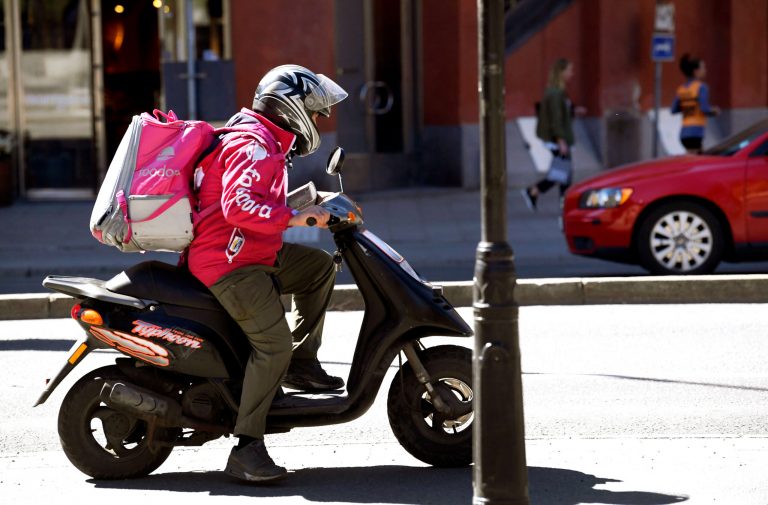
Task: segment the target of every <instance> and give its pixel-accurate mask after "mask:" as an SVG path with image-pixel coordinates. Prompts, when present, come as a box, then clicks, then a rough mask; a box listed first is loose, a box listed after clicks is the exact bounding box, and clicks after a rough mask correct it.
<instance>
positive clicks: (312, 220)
mask: <svg viewBox="0 0 768 505" xmlns="http://www.w3.org/2000/svg"><path fill="white" fill-rule="evenodd" d="M316 224H317V219H315V218H314V217H311V216H310V217H308V218H307V226H315V225H316Z"/></svg>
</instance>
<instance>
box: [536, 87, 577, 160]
mask: <svg viewBox="0 0 768 505" xmlns="http://www.w3.org/2000/svg"><path fill="white" fill-rule="evenodd" d="M572 122H573V117H572V112H571V100H570V99H569V98H568V95H567V94H566V93H565V90H564V89H560V88H547V89H546V90H545V91H544V98H542V100H541V105H540V106H539V114H538V121H537V122H536V136H537V137H539V138H540V139H541V140H544V141H545V142H557V139H563V140H565V141H566V143H567V144H568V145H569V146H572V145H573V125H572Z"/></svg>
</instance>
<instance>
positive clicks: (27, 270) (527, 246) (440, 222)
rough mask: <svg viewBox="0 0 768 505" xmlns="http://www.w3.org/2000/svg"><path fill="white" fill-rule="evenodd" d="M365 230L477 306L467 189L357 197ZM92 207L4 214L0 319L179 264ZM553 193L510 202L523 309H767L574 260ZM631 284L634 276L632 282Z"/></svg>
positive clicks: (742, 292)
mask: <svg viewBox="0 0 768 505" xmlns="http://www.w3.org/2000/svg"><path fill="white" fill-rule="evenodd" d="M358 202H359V203H360V205H361V206H362V208H363V213H364V218H365V226H366V227H367V228H368V229H369V230H370V231H372V232H374V233H375V234H376V235H378V236H379V237H381V238H382V239H383V240H384V241H386V242H388V243H389V244H390V245H391V246H393V247H394V248H395V249H396V250H398V251H399V252H400V253H401V254H402V255H403V256H404V257H405V258H406V259H407V260H408V262H409V263H410V264H411V265H412V266H413V267H414V268H415V269H416V270H417V271H418V272H419V273H420V274H421V275H422V276H423V277H425V278H426V279H429V280H431V281H433V282H435V283H437V284H441V285H444V286H445V292H446V296H447V297H448V299H449V300H450V301H451V302H452V303H453V304H454V305H456V306H469V305H471V303H472V278H473V276H474V266H475V252H476V249H477V244H478V241H479V240H480V194H479V191H477V190H475V191H468V190H463V189H460V188H407V189H400V190H393V191H386V192H377V193H367V194H363V195H361V196H360V197H359V198H358ZM91 208H92V202H89V201H74V202H17V203H16V204H14V205H13V206H10V207H2V208H0V229H1V230H3V238H2V240H0V319H16V318H18V319H27V318H38V317H39V318H46V317H64V315H66V314H67V313H68V310H69V306H70V305H71V303H70V301H69V299H68V298H66V297H64V296H63V295H59V294H53V293H51V292H49V291H48V290H46V289H45V288H44V287H43V286H42V284H41V283H42V280H43V279H44V278H45V277H46V276H47V275H52V274H53V275H70V276H78V277H95V278H101V279H108V278H110V277H112V276H114V275H116V274H118V273H119V272H120V271H121V270H123V269H125V268H127V267H129V266H131V265H133V264H136V263H138V262H140V261H147V260H150V259H156V260H160V261H164V262H167V263H172V264H175V263H176V261H177V255H176V254H172V253H146V254H138V253H122V252H120V251H118V250H117V249H115V248H113V247H108V246H105V245H103V244H100V243H99V242H97V241H96V239H94V238H93V237H92V236H91V234H90V232H89V229H88V223H89V220H90V213H91ZM558 214H559V209H558V200H557V195H556V194H547V195H545V197H544V198H542V199H541V200H540V208H539V211H538V212H536V213H531V212H530V211H529V210H528V209H527V208H526V207H525V205H524V203H523V200H522V198H521V197H520V195H519V190H517V189H510V190H509V191H508V193H507V222H508V236H509V238H508V240H509V242H510V244H511V245H512V246H513V249H514V253H515V269H516V274H517V277H518V292H517V295H516V297H517V300H518V303H519V304H520V305H537V304H538V305H571V304H595V303H597V304H605V303H765V302H767V301H768V275H765V274H750V275H746V276H745V275H739V274H738V266H737V265H724V267H723V268H722V269H720V270H719V271H725V272H729V271H734V270H735V271H736V272H737V274H736V275H714V276H698V277H646V276H645V272H644V271H643V270H642V269H641V268H640V267H637V266H631V265H620V264H613V263H609V262H604V261H599V260H594V259H589V258H581V257H577V256H574V255H572V254H570V253H569V252H568V249H567V247H566V244H565V240H564V239H563V236H562V234H561V232H560V229H559V225H558ZM286 235H287V237H286V239H287V240H288V241H293V242H303V243H307V244H309V245H312V246H316V247H320V248H323V249H325V250H328V251H333V250H334V248H335V246H334V244H333V241H332V238H331V235H330V234H329V233H328V232H327V231H325V230H319V229H316V228H297V229H292V230H289V231H288V232H287V233H286ZM627 275H632V277H627ZM336 284H337V286H336V291H335V293H334V299H333V300H332V303H331V306H330V309H331V310H350V309H357V310H359V309H360V308H361V306H360V299H359V296H358V294H357V291H356V288H355V286H354V285H352V284H353V280H352V278H351V275H350V274H349V272H347V271H342V272H341V273H340V274H338V275H337V279H336Z"/></svg>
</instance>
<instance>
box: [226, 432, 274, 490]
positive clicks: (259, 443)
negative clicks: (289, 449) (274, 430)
mask: <svg viewBox="0 0 768 505" xmlns="http://www.w3.org/2000/svg"><path fill="white" fill-rule="evenodd" d="M224 471H225V472H226V473H228V474H229V475H231V476H233V477H237V478H238V479H241V480H245V481H248V482H269V481H273V480H277V479H281V478H283V477H285V475H286V474H287V473H288V471H287V470H286V469H285V468H283V467H282V466H277V465H276V464H275V462H274V461H272V458H270V457H269V454H268V453H267V447H266V446H265V445H264V440H262V439H257V440H254V441H253V442H251V443H250V444H248V445H246V446H245V447H243V448H241V449H238V448H237V447H233V448H232V452H230V453H229V459H228V460H227V467H226V468H225V469H224Z"/></svg>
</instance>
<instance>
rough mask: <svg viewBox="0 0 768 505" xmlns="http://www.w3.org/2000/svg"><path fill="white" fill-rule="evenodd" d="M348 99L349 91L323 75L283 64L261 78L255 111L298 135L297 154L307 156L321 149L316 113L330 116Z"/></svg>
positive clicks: (255, 98)
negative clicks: (338, 105)
mask: <svg viewBox="0 0 768 505" xmlns="http://www.w3.org/2000/svg"><path fill="white" fill-rule="evenodd" d="M346 97H347V92H346V91H344V89H342V87H341V86H339V85H338V84H336V83H335V82H333V81H332V80H331V79H329V78H327V77H326V76H324V75H323V74H315V73H314V72H312V71H311V70H308V69H306V68H304V67H301V66H299V65H281V66H279V67H275V68H273V69H272V70H270V71H269V72H267V73H266V75H264V77H262V78H261V81H260V82H259V85H258V86H257V87H256V96H255V97H254V98H253V110H255V111H258V112H261V113H263V114H264V115H265V116H267V117H268V118H269V119H270V120H271V121H273V122H274V123H275V124H277V126H279V127H281V128H284V129H286V130H289V131H290V132H292V133H293V134H295V135H296V144H295V148H296V152H297V154H298V155H299V156H306V155H308V154H311V153H313V152H315V151H316V150H317V148H318V147H319V146H320V133H319V132H318V131H317V125H316V124H315V122H314V121H312V114H313V113H315V112H318V113H320V114H322V115H323V116H325V117H329V116H330V115H331V106H332V105H335V104H337V103H339V102H340V101H342V100H344V99H345V98H346Z"/></svg>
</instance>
